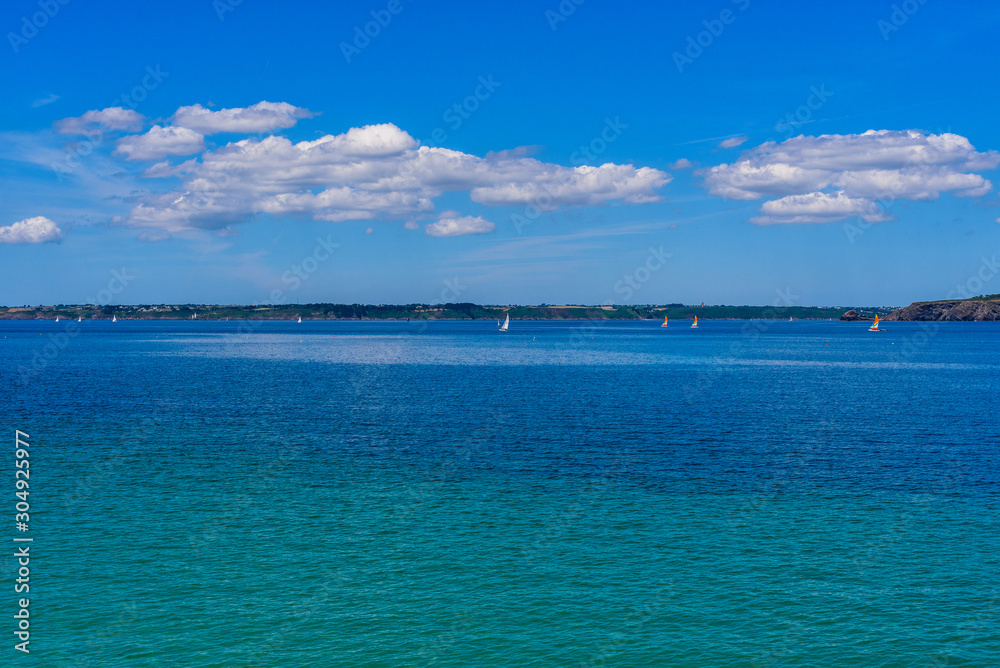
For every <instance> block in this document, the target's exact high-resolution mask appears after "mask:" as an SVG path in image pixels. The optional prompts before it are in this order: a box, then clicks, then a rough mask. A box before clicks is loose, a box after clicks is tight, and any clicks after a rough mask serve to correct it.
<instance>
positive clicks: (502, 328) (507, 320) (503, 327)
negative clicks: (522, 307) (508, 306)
mask: <svg viewBox="0 0 1000 668" xmlns="http://www.w3.org/2000/svg"><path fill="white" fill-rule="evenodd" d="M509 325H510V313H508V314H507V317H506V318H504V319H503V325H501V326H500V331H501V332H506V331H507V327H508V326H509Z"/></svg>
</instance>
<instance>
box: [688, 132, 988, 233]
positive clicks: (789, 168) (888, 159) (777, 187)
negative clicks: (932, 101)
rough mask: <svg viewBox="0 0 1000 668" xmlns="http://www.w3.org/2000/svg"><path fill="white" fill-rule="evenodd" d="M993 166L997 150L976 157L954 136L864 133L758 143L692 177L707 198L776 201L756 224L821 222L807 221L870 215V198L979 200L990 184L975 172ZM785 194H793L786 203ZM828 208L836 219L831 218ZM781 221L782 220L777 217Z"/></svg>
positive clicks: (966, 142)
mask: <svg viewBox="0 0 1000 668" xmlns="http://www.w3.org/2000/svg"><path fill="white" fill-rule="evenodd" d="M998 164H1000V153H997V152H996V151H988V152H985V153H980V152H977V151H976V149H975V148H974V147H973V146H972V144H971V143H970V142H969V140H968V139H966V138H965V137H962V136H959V135H955V134H950V133H944V134H940V135H932V134H925V133H922V132H919V131H916V130H907V131H891V130H869V131H868V132H865V133H863V134H857V135H821V136H818V137H812V136H806V135H800V136H798V137H793V138H791V139H788V140H785V141H783V142H780V143H777V142H773V141H772V142H766V143H764V144H761V145H760V146H758V147H756V148H754V149H751V150H749V151H746V152H744V154H743V155H742V156H741V157H740V159H739V160H738V161H736V162H734V163H732V164H722V165H718V166H716V167H712V168H710V169H705V170H701V171H700V172H699V174H700V175H702V176H703V177H704V178H705V185H706V186H707V187H708V190H709V192H710V193H711V194H713V195H718V196H720V197H725V198H727V199H737V200H757V199H761V198H766V197H776V198H779V200H778V201H777V202H776V203H773V204H772V203H770V202H769V203H766V204H765V206H764V207H762V208H761V211H762V213H763V214H764V215H762V216H761V217H760V218H759V219H758V220H766V221H768V223H774V222H821V221H820V220H814V219H813V218H821V219H823V220H840V219H842V218H847V217H851V216H857V215H860V216H862V217H864V216H865V215H867V216H872V215H875V214H873V213H872V211H873V208H877V204H876V201H887V200H895V199H908V200H933V199H937V198H938V197H939V196H940V194H941V193H942V192H951V193H954V194H955V195H958V196H962V197H979V196H982V195H984V194H986V193H987V192H989V191H990V190H991V189H992V187H993V186H992V183H990V181H989V180H987V179H986V178H984V177H983V176H981V175H979V174H976V173H975V172H976V171H978V170H983V169H992V168H995V167H996V166H997V165H998ZM819 195H823V197H819ZM793 196H800V197H798V198H796V199H789V198H791V197H793ZM848 204H849V205H848ZM769 205H770V206H769ZM802 206H812V207H819V208H821V209H824V207H825V209H824V210H825V211H826V212H827V213H823V214H819V213H817V214H811V213H809V212H804V211H801V210H800V207H802ZM835 211H841V212H843V215H840V216H836V215H835V214H834V212H835ZM783 212H787V215H785V214H784V213H783ZM782 217H785V218H787V220H779V219H780V218H782Z"/></svg>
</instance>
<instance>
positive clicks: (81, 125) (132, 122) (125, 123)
mask: <svg viewBox="0 0 1000 668" xmlns="http://www.w3.org/2000/svg"><path fill="white" fill-rule="evenodd" d="M142 123H143V116H142V114H140V113H139V112H137V111H135V110H134V109H125V108H123V107H108V108H107V109H100V110H91V111H88V112H87V113H85V114H84V115H83V116H75V117H73V118H64V119H62V120H61V121H56V131H57V132H59V133H60V134H64V135H84V134H89V133H91V132H94V131H95V130H98V129H100V130H121V131H125V132H137V131H138V130H141V129H142Z"/></svg>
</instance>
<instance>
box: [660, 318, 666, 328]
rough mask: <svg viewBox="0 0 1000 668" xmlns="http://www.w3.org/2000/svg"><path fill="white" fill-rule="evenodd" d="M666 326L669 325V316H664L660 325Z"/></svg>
mask: <svg viewBox="0 0 1000 668" xmlns="http://www.w3.org/2000/svg"><path fill="white" fill-rule="evenodd" d="M666 326H667V316H663V324H662V325H660V327H666Z"/></svg>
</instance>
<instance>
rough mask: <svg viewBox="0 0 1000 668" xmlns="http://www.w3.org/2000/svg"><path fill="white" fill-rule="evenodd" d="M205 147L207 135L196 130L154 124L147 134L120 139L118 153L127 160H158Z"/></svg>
mask: <svg viewBox="0 0 1000 668" xmlns="http://www.w3.org/2000/svg"><path fill="white" fill-rule="evenodd" d="M204 149H205V137H204V136H203V135H202V134H200V133H198V132H195V131H194V130H189V129H188V128H179V127H174V126H172V125H167V126H159V125H154V126H153V127H152V128H150V129H149V132H147V133H145V134H141V135H133V136H130V137H122V138H121V139H119V140H118V148H117V149H116V153H119V154H121V155H124V156H125V159H126V160H156V159H157V158H163V157H166V156H168V155H191V154H192V153H198V152H199V151H203V150H204ZM161 165H162V163H159V164H157V165H154V167H160V166H161Z"/></svg>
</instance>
